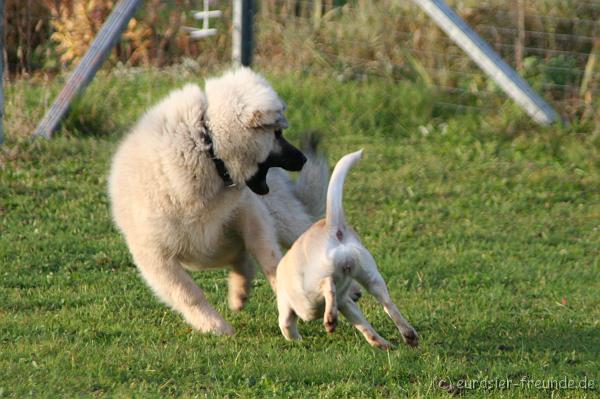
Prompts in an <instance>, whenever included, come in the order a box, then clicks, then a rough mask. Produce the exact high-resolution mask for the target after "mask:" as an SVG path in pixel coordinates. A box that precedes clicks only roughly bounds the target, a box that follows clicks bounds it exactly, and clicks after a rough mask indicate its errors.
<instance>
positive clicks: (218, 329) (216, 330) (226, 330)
mask: <svg viewBox="0 0 600 399" xmlns="http://www.w3.org/2000/svg"><path fill="white" fill-rule="evenodd" d="M209 332H210V333H212V334H215V335H221V336H228V337H230V336H232V335H234V334H235V329H234V328H233V327H232V326H231V324H229V323H227V322H226V321H224V322H222V323H219V324H217V325H215V326H214V327H212V328H211V329H210V331H209Z"/></svg>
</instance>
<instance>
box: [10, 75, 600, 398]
mask: <svg viewBox="0 0 600 399" xmlns="http://www.w3.org/2000/svg"><path fill="white" fill-rule="evenodd" d="M270 79H271V80H272V81H273V83H274V85H275V87H276V88H277V90H278V91H279V92H280V93H281V95H282V97H283V98H284V99H285V100H286V102H287V103H288V117H289V119H290V125H291V128H290V129H289V131H288V132H287V133H286V135H287V136H288V137H289V138H290V139H291V141H293V142H296V143H297V139H298V137H299V134H300V133H301V132H302V131H303V130H306V129H318V130H320V131H321V132H322V134H323V145H324V148H325V150H326V151H327V154H328V158H329V160H330V162H331V164H332V165H333V163H334V162H335V161H336V160H337V159H339V158H340V157H341V156H342V155H344V154H345V153H348V152H350V151H354V150H357V149H359V148H364V150H365V154H364V157H363V160H362V161H361V162H360V163H359V164H358V165H357V166H356V167H355V168H354V169H353V170H352V171H351V173H350V174H349V176H348V179H347V181H346V191H345V198H344V203H345V208H346V213H347V219H348V221H349V222H350V223H351V224H352V225H353V226H354V227H355V229H356V230H357V231H358V232H359V234H360V235H361V236H362V238H363V241H364V244H365V245H366V246H367V247H368V248H369V249H370V250H371V252H372V253H373V256H374V257H375V259H376V260H377V262H378V265H379V269H380V271H381V273H382V274H383V276H384V278H385V279H386V281H387V283H388V286H389V288H390V291H391V294H392V297H393V299H394V300H395V302H396V303H397V304H398V306H399V308H400V310H401V311H402V312H403V313H404V315H405V316H406V317H407V319H408V320H410V321H411V323H412V324H413V325H414V326H415V328H416V329H417V331H418V332H419V333H420V336H421V345H420V347H419V348H417V349H411V348H408V347H406V346H404V345H403V344H402V342H401V339H400V335H399V333H398V331H396V330H395V327H394V325H393V323H392V322H391V320H390V319H389V318H387V316H386V315H385V313H384V312H383V309H382V308H381V307H380V306H379V305H378V304H377V303H376V302H375V301H374V300H373V299H372V298H371V297H369V296H364V297H363V299H361V301H360V306H361V308H362V309H363V310H364V312H365V314H366V316H367V318H368V319H369V320H370V321H371V322H372V324H373V325H374V327H375V328H376V329H377V330H378V331H379V332H380V333H381V334H382V335H383V336H384V337H385V338H387V339H389V340H391V341H393V342H394V343H396V344H397V346H396V348H394V349H393V350H391V351H387V352H386V351H381V350H378V349H373V348H371V347H370V346H369V345H368V344H367V343H366V341H365V340H364V339H363V337H362V335H360V334H359V333H358V332H356V331H355V330H354V329H353V328H352V327H351V326H350V325H349V324H348V323H347V322H346V321H342V322H340V323H339V325H338V330H337V331H336V332H335V334H333V335H331V336H328V335H327V334H326V332H325V331H324V329H323V327H322V325H321V323H320V321H314V322H311V323H301V324H300V332H301V333H302V334H303V336H304V339H303V340H302V341H301V342H294V343H290V342H286V341H285V340H284V338H283V336H282V335H281V333H280V332H279V329H278V326H277V312H276V305H275V296H274V294H273V292H272V291H271V290H270V288H269V287H268V284H267V283H266V281H265V279H264V278H263V276H262V275H260V274H259V276H258V278H257V280H256V281H255V283H254V290H253V293H252V297H251V299H250V302H249V305H248V307H247V308H246V309H245V310H244V311H242V312H241V313H237V314H236V313H233V312H231V311H229V310H228V309H227V305H226V287H227V280H226V277H227V275H226V271H224V270H223V271H211V272H203V273H202V272H200V273H195V274H194V275H193V276H194V278H195V280H196V281H197V282H198V284H199V285H200V286H201V287H202V288H203V289H204V290H205V292H206V294H207V296H208V298H209V300H210V301H211V302H212V303H213V304H215V306H216V307H217V308H218V309H219V310H220V311H221V312H222V313H223V314H224V315H225V317H226V318H227V319H228V320H230V321H231V323H232V324H233V326H234V327H235V328H236V331H237V333H236V335H235V336H234V337H230V338H220V337H214V336H210V335H202V334H199V333H196V332H193V331H191V330H190V329H189V328H188V326H187V325H186V324H185V323H184V321H183V320H182V318H181V317H180V316H179V315H178V314H176V313H174V312H172V311H171V310H169V309H168V308H167V307H166V306H164V305H162V304H161V303H159V302H158V301H157V300H156V299H155V297H154V296H153V295H152V293H151V292H150V290H149V289H148V288H147V287H146V286H145V285H144V283H143V281H142V280H141V279H140V278H139V276H138V273H137V271H136V268H135V266H134V265H133V263H132V260H131V258H130V256H129V253H128V250H127V247H126V246H125V243H124V241H123V240H122V238H121V237H120V235H119V234H118V232H117V231H116V229H115V228H114V227H113V225H112V222H111V219H110V214H109V204H108V199H107V195H106V176H107V171H108V168H109V163H110V157H111V154H112V153H113V152H114V150H115V148H116V145H117V143H118V141H119V139H120V137H121V136H122V135H123V133H124V132H125V131H126V130H127V128H128V127H129V126H131V125H132V124H133V123H134V121H135V119H136V118H137V117H138V116H139V115H141V113H142V112H143V109H144V108H145V107H146V106H147V105H149V104H152V103H153V102H155V101H157V100H158V99H159V98H160V97H161V96H162V95H163V94H165V93H166V92H167V91H169V90H170V89H171V88H174V87H178V86H180V85H181V84H182V83H183V81H185V80H196V81H198V82H201V81H202V77H190V76H185V74H179V75H173V74H170V75H169V74H166V73H164V74H163V73H160V72H136V73H131V74H128V73H122V74H121V75H119V76H113V75H111V76H103V77H101V78H99V79H97V80H96V82H95V83H94V84H93V85H92V86H91V88H90V89H89V91H88V92H86V96H85V97H84V98H83V100H82V101H80V102H79V103H78V104H77V105H75V106H74V108H73V112H72V114H71V116H70V117H69V119H68V121H67V123H66V128H65V129H64V130H63V131H62V132H60V133H59V134H58V135H57V137H55V138H54V139H52V140H51V141H46V140H35V141H30V140H28V139H26V138H19V139H17V138H16V137H17V136H21V137H24V136H26V135H27V132H23V131H18V130H19V125H18V124H15V123H13V122H11V118H13V119H12V120H13V121H14V120H15V118H17V115H16V114H15V112H19V114H18V115H19V117H20V118H21V119H22V120H23V121H24V122H23V123H25V125H23V126H24V129H25V128H29V126H30V125H27V123H29V124H32V123H33V124H35V123H34V122H32V121H31V120H32V119H35V120H37V118H39V117H40V116H41V113H42V112H43V106H42V104H43V101H44V100H42V99H41V98H42V97H43V96H42V93H45V91H48V90H49V91H50V94H52V93H55V92H56V90H57V89H58V88H59V86H60V85H59V83H58V82H57V83H55V84H54V85H53V86H51V87H50V89H48V88H47V87H40V86H36V85H35V84H29V83H28V82H24V83H23V82H22V83H17V84H13V86H11V87H9V88H8V90H7V93H6V97H7V102H8V106H7V107H8V112H7V114H8V115H7V118H8V121H7V125H8V126H9V127H10V128H11V129H12V130H9V131H8V132H7V136H8V140H7V142H6V143H5V144H4V146H3V147H2V148H0V154H1V155H0V168H1V169H0V397H18V398H21V397H29V396H31V397H49V398H56V397H97V396H98V397H102V396H107V397H140V398H142V397H143V398H148V397H171V396H172V397H240V398H250V397H256V398H263V397H294V398H297V397H306V398H314V397H328V398H340V397H352V398H355V397H365V398H372V397H390V398H396V397H420V398H431V397H441V398H443V397H450V396H452V394H453V393H455V394H462V395H464V396H466V397H481V396H486V397H502V398H504V397H506V398H512V397H518V398H532V397H534V398H535V397H539V398H548V397H555V398H558V397H560V398H583V397H590V398H591V397H597V396H598V395H599V393H600V134H599V130H598V128H597V127H594V126H590V125H581V126H580V125H577V124H574V125H571V126H570V127H567V128H559V127H553V128H545V129H542V128H538V127H535V126H534V125H531V124H530V123H529V122H528V120H527V118H526V117H525V116H523V115H522V114H521V113H519V112H518V111H516V110H515V109H514V108H513V107H512V106H511V105H510V104H503V105H501V106H499V107H498V109H497V110H496V111H495V112H494V113H480V112H470V111H465V110H464V109H452V108H450V109H447V108H442V107H440V106H439V105H436V104H437V102H436V101H437V100H438V99H439V97H438V96H436V94H435V93H432V92H430V91H429V90H428V89H427V88H425V87H422V86H419V85H416V84H402V83H400V84H398V83H393V82H390V81H387V80H383V79H371V80H367V81H364V82H345V83H342V82H338V81H336V80H332V79H327V78H322V79H320V78H310V79H309V78H307V77H306V76H301V75H290V76H281V75H272V76H270ZM46 95H48V93H46ZM49 98H52V95H49ZM17 100H18V102H19V104H21V107H20V108H19V107H17V106H14V105H12V106H11V101H13V102H14V101H17ZM450 100H451V99H450ZM444 101H445V102H447V101H448V99H447V98H445V99H444ZM11 107H12V108H11ZM11 112H13V114H11ZM25 130H27V129H25ZM460 380H462V381H464V385H466V386H465V387H464V388H462V389H461V387H462V384H461V382H460ZM561 380H564V381H568V380H571V381H572V382H573V383H576V384H578V387H579V388H578V389H575V388H573V387H572V386H571V389H563V388H562V387H561V386H558V385H557V384H558V383H559V382H560V381H561ZM518 384H520V385H518ZM549 384H554V386H550V387H549ZM581 387H583V388H587V389H583V388H581ZM448 391H452V392H453V393H452V392H448Z"/></svg>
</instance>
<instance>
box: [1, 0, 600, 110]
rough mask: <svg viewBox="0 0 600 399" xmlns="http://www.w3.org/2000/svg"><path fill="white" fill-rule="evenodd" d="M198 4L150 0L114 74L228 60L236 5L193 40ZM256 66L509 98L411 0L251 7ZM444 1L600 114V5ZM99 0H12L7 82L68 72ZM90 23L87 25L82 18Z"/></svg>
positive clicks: (104, 7)
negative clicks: (121, 68) (121, 69)
mask: <svg viewBox="0 0 600 399" xmlns="http://www.w3.org/2000/svg"><path fill="white" fill-rule="evenodd" d="M201 3H202V1H200V0H196V1H194V0H148V1H146V2H145V5H144V6H143V7H142V9H141V10H140V11H139V12H138V14H137V15H136V19H135V21H133V22H132V23H130V25H129V27H128V29H127V32H126V33H125V34H124V36H123V38H122V40H121V41H120V43H119V44H118V46H117V47H116V50H115V51H114V54H113V56H112V58H111V60H110V61H109V62H108V64H107V65H108V66H107V67H108V68H111V67H114V66H115V65H116V64H117V63H123V64H126V65H134V66H135V65H154V66H158V67H162V66H165V65H168V64H171V63H179V62H182V60H184V59H193V60H195V62H196V63H198V64H199V65H200V66H201V67H203V68H208V69H211V68H220V67H222V66H224V65H226V64H228V63H229V60H230V49H231V14H232V12H231V2H229V1H224V0H221V1H212V2H211V7H214V8H218V9H220V10H222V11H223V17H222V18H220V19H219V20H216V21H215V22H214V24H215V25H214V26H215V27H216V28H217V29H218V31H219V34H218V35H217V36H215V37H211V38H207V39H203V40H201V41H193V40H191V39H190V38H189V35H188V34H187V33H186V32H185V31H184V30H183V29H182V27H183V26H186V25H197V22H196V21H194V20H193V18H192V11H193V10H196V9H199V8H200V7H201ZM256 3H257V4H256V6H257V7H256V9H257V12H256V14H255V24H254V26H255V36H256V37H255V55H254V62H255V65H257V67H259V68H260V69H262V70H266V71H272V72H282V71H296V72H302V73H310V74H321V75H326V76H331V77H332V78H335V79H339V80H364V79H369V78H371V77H374V76H377V77H384V78H388V79H390V80H392V81H400V80H410V81H417V82H420V83H422V84H423V85H424V86H426V87H428V88H429V89H430V90H434V91H436V92H437V93H439V95H438V96H437V98H438V101H437V102H438V105H440V106H442V107H447V108H449V109H454V110H457V111H458V110H470V109H475V110H477V111H485V110H494V109H497V104H498V102H503V101H506V96H505V95H504V94H503V93H502V91H501V90H500V89H499V88H498V87H497V86H496V85H495V84H494V83H493V82H492V81H491V80H490V79H488V78H487V77H486V76H485V75H484V74H483V73H482V72H481V71H480V70H479V69H478V68H477V66H476V65H475V64H474V63H473V62H472V61H471V60H470V59H469V57H468V56H467V55H466V54H465V53H464V52H463V51H462V50H461V49H460V48H458V47H457V46H456V45H455V44H454V43H452V42H451V41H450V40H449V39H448V38H447V37H446V35H445V34H444V33H443V32H442V31H441V30H440V29H439V28H438V27H437V26H436V25H435V24H434V23H433V22H432V21H431V20H430V19H429V18H428V17H427V16H426V15H425V14H424V13H423V12H422V11H420V9H419V8H418V7H417V6H416V5H415V4H413V3H412V2H410V1H398V0H379V1H367V0H353V1H343V0H262V1H260V0H256ZM448 3H449V4H450V5H451V6H452V7H453V8H454V9H455V10H456V11H457V12H458V13H459V14H460V15H461V16H462V17H463V18H464V19H465V20H466V21H467V22H468V23H469V24H470V26H471V27H473V29H474V30H475V31H476V32H478V33H479V34H480V35H481V36H482V37H483V38H484V39H485V40H486V41H487V42H488V43H489V44H490V45H491V47H492V48H494V49H495V50H496V51H497V52H498V53H499V54H500V55H501V56H502V57H503V59H504V60H506V61H507V62H508V63H509V64H510V65H511V66H513V67H514V68H516V69H517V70H518V71H519V72H520V73H521V75H522V76H524V77H525V78H526V79H527V81H528V82H529V83H530V84H531V85H532V86H533V87H534V89H536V90H537V91H538V92H540V94H541V95H542V96H543V97H544V98H545V99H547V100H549V101H550V102H551V103H552V104H553V105H554V106H555V108H556V109H557V111H558V112H559V113H561V114H563V115H565V116H567V117H568V118H569V119H578V120H579V119H582V118H584V119H585V118H594V119H595V118H597V117H598V115H597V109H598V107H597V106H596V105H597V104H598V100H597V98H598V94H599V92H600V87H599V80H600V66H598V61H599V60H598V57H599V56H600V33H599V27H600V1H593V0H585V1H567V0H511V1H508V2H507V1H499V0H483V1H474V0H462V1H459V0H451V1H448ZM109 5H110V4H109V2H107V1H104V0H8V1H7V2H6V15H5V22H6V29H5V45H6V47H5V54H4V58H5V64H6V66H7V68H6V69H7V73H8V76H9V78H11V77H15V76H20V75H23V74H30V75H31V74H35V73H38V72H42V73H46V74H52V73H60V72H61V71H64V70H68V69H69V68H70V67H71V66H72V65H73V63H75V62H76V61H77V60H78V59H79V57H80V56H81V55H82V54H83V52H85V49H86V46H87V45H88V44H89V42H91V40H92V38H93V35H94V33H95V32H97V30H98V29H99V27H100V25H101V23H102V21H103V20H104V19H105V18H106V16H107V15H108V13H109V12H110V7H109ZM82 21H83V22H82Z"/></svg>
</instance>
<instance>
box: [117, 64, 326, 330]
mask: <svg viewBox="0 0 600 399" xmlns="http://www.w3.org/2000/svg"><path fill="white" fill-rule="evenodd" d="M205 87H206V95H205V94H204V93H203V92H202V90H201V89H200V88H199V87H198V86H196V85H192V84H190V85H187V86H185V87H184V88H183V89H180V90H176V91H174V92H173V93H171V94H170V95H169V96H168V97H167V98H166V99H164V100H163V101H161V102H160V103H159V104H158V105H156V106H154V107H153V108H151V109H150V110H149V111H148V112H147V113H146V114H145V115H144V116H143V117H142V118H141V119H140V121H139V122H138V123H137V124H136V126H135V127H134V128H133V129H132V131H131V132H130V133H129V134H128V135H127V136H126V137H125V139H124V140H123V142H122V143H121V144H120V146H119V149H118V151H117V153H116V154H115V156H114V159H113V162H112V168H111V171H110V177H109V195H110V200H111V204H112V213H113V218H114V221H115V223H116V224H117V226H118V227H119V229H120V230H121V232H122V233H123V235H124V237H125V240H126V242H127V245H128V247H129V249H130V251H131V253H132V255H133V259H134V262H135V264H136V265H137V267H138V268H139V271H140V273H141V275H142V276H143V278H144V279H145V280H146V282H147V283H148V285H149V286H150V287H151V288H152V289H153V291H154V292H155V293H156V295H157V296H158V297H159V298H160V299H162V300H163V301H164V302H166V303H167V304H168V305H170V306H171V307H172V308H173V309H175V310H176V311H178V312H180V313H181V314H182V315H183V317H184V318H185V320H186V321H187V322H188V323H189V324H191V325H192V327H194V328H195V329H198V330H200V331H204V332H212V333H215V334H225V335H230V334H233V332H234V330H233V328H232V326H231V325H230V324H229V323H228V322H227V321H225V320H224V319H223V318H222V317H221V315H220V314H219V313H218V312H217V311H216V310H215V309H214V308H213V307H212V306H211V305H210V304H209V303H208V302H207V300H206V298H205V296H204V295H203V293H202V290H201V289H200V288H199V287H198V285H197V284H196V283H195V282H194V281H193V280H192V278H191V277H190V276H189V274H188V273H187V272H186V270H185V269H188V270H201V269H208V268H218V267H230V268H231V271H230V275H229V305H230V307H231V308H232V309H235V310H238V309H240V308H241V307H242V306H243V305H244V303H245V301H246V298H247V297H248V293H249V289H250V281H251V279H252V277H253V273H254V270H253V266H252V263H251V259H250V258H251V257H253V258H255V259H256V260H257V261H258V263H259V264H260V265H261V268H262V270H263V272H264V274H265V275H266V277H267V279H268V280H269V282H270V283H271V285H272V286H274V285H275V269H276V266H277V264H278V262H279V260H280V258H281V252H280V249H279V246H278V242H282V243H284V244H286V245H288V246H289V245H291V244H292V242H293V241H294V240H295V239H296V238H298V236H300V234H301V233H302V232H304V231H305V230H306V229H307V228H308V227H310V225H311V223H312V220H313V218H314V217H316V216H318V213H320V212H322V210H323V208H324V203H325V190H326V186H327V178H328V170H327V164H326V162H325V161H324V160H323V159H322V158H320V157H318V156H316V155H315V154H316V152H314V151H309V152H307V156H308V157H309V159H308V163H307V164H306V165H305V166H304V168H303V170H302V172H301V174H300V176H299V179H298V181H297V182H296V183H295V184H294V183H293V182H292V181H291V180H290V178H289V176H288V175H287V173H286V172H284V171H283V170H281V169H279V168H275V169H272V170H271V172H270V173H269V176H268V179H267V171H268V169H269V168H270V167H282V168H285V169H287V170H296V171H297V170H300V169H301V168H302V167H303V165H304V163H305V162H306V158H305V156H304V155H303V154H302V152H300V151H299V150H298V149H296V148H295V147H293V146H292V145H291V144H289V143H288V142H287V141H286V140H285V139H284V138H283V136H282V129H284V128H286V127H287V121H286V119H285V117H284V114H283V112H284V109H285V105H284V103H283V101H281V99H280V98H279V97H278V96H277V94H276V93H275V91H274V90H273V89H272V88H271V86H270V85H269V84H268V82H267V81H266V80H265V79H264V78H262V77H261V76H260V75H258V74H256V73H254V72H252V71H251V70H249V69H247V68H241V69H238V70H235V71H231V72H228V73H226V74H225V75H224V76H222V77H220V78H215V79H209V80H207V82H206V86H205ZM269 186H271V193H270V194H268V195H266V194H267V193H268V192H269ZM248 188H250V189H248ZM257 194H259V195H261V197H259V196H258V195H257ZM311 212H312V214H311Z"/></svg>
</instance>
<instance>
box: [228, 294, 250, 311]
mask: <svg viewBox="0 0 600 399" xmlns="http://www.w3.org/2000/svg"><path fill="white" fill-rule="evenodd" d="M228 299H229V309H231V310H233V311H234V312H239V311H240V310H242V309H243V308H244V306H245V305H246V302H247V301H248V296H247V295H240V294H233V293H230V295H229V298H228Z"/></svg>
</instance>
